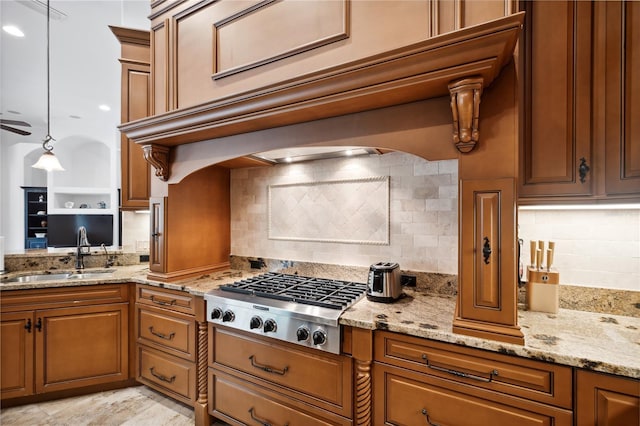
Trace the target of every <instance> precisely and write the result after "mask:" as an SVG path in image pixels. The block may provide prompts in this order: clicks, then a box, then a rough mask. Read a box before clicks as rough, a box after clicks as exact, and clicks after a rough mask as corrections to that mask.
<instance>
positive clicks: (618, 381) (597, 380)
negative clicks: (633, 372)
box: [576, 370, 640, 426]
mask: <svg viewBox="0 0 640 426" xmlns="http://www.w3.org/2000/svg"><path fill="white" fill-rule="evenodd" d="M576 389H577V391H576V425H577V426H593V425H597V426H629V425H640V380H637V379H630V378H626V377H619V376H611V375H609V374H602V373H594V372H591V371H584V370H578V371H577V373H576Z"/></svg>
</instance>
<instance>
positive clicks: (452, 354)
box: [374, 332, 573, 409]
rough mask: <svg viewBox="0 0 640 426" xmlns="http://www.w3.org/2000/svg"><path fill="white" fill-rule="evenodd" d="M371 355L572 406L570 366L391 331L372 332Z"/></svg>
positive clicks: (462, 381)
mask: <svg viewBox="0 0 640 426" xmlns="http://www.w3.org/2000/svg"><path fill="white" fill-rule="evenodd" d="M374 357H375V360H376V361H378V362H384V363H387V364H391V365H395V366H398V367H403V368H407V369H411V370H414V371H417V372H420V373H425V374H429V375H432V376H437V377H442V378H445V379H449V380H452V381H456V382H459V383H465V384H468V385H472V386H477V387H480V388H484V389H490V390H493V391H496V392H501V393H504V394H507V395H514V396H519V397H523V398H527V399H531V400H533V401H538V402H542V403H545V404H553V405H556V406H559V407H563V408H569V409H570V408H571V407H572V388H573V378H572V372H571V368H570V367H564V366H560V365H555V364H550V363H546V362H540V361H533V360H529V359H525V358H520V357H515V356H508V355H502V354H496V353H491V352H487V351H482V350H479V349H471V348H466V347H462V346H457V345H452V344H447V343H441V342H434V341H431V340H427V339H421V338H417V337H412V336H404V335H399V334H394V333H389V332H376V335H375V338H374Z"/></svg>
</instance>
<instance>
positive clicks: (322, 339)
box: [313, 330, 327, 345]
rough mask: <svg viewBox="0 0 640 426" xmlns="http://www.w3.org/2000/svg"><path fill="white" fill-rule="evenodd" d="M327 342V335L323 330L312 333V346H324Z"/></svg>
mask: <svg viewBox="0 0 640 426" xmlns="http://www.w3.org/2000/svg"><path fill="white" fill-rule="evenodd" d="M326 342H327V333H325V332H324V331H323V330H316V331H314V332H313V344H314V345H324V344H325V343H326Z"/></svg>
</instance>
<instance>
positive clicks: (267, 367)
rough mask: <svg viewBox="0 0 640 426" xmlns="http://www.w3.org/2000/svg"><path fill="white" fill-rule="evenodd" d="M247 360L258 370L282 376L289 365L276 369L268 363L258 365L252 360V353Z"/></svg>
mask: <svg viewBox="0 0 640 426" xmlns="http://www.w3.org/2000/svg"><path fill="white" fill-rule="evenodd" d="M249 360H250V361H251V366H252V367H255V368H259V369H260V370H262V371H266V372H267V373H274V374H279V375H281V376H284V375H285V374H286V373H287V371H289V367H284V368H283V369H282V370H278V369H277V368H273V367H269V366H268V365H260V364H258V363H257V362H255V361H254V359H253V355H251V356H250V357H249Z"/></svg>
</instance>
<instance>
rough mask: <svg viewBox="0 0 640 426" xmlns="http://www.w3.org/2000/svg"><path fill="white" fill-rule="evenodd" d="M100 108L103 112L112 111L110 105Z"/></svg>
mask: <svg viewBox="0 0 640 426" xmlns="http://www.w3.org/2000/svg"><path fill="white" fill-rule="evenodd" d="M98 108H100V109H101V110H102V111H111V107H110V106H109V105H104V104H103V105H100V106H99V107H98Z"/></svg>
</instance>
